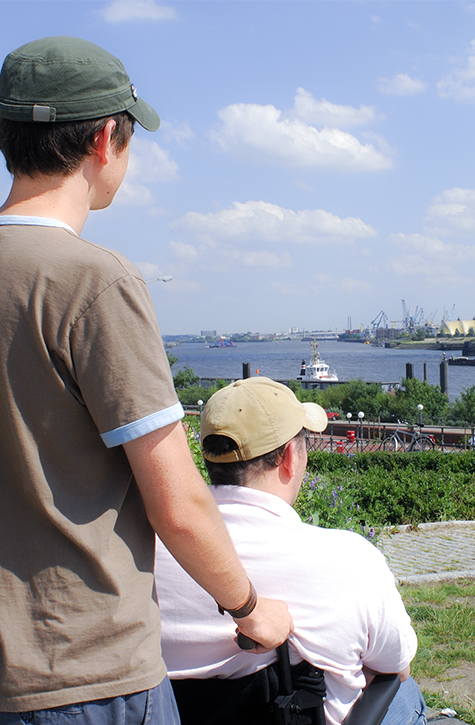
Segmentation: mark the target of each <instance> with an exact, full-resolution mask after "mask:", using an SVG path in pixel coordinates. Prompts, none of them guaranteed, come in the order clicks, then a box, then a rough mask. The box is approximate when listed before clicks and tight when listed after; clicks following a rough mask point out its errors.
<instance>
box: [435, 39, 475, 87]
mask: <svg viewBox="0 0 475 725" xmlns="http://www.w3.org/2000/svg"><path fill="white" fill-rule="evenodd" d="M437 90H438V91H439V95H440V96H442V98H455V100H456V101H473V100H475V40H472V42H471V43H470V49H469V51H468V56H467V59H466V66H465V67H464V68H453V69H452V71H451V72H450V73H448V74H447V75H445V76H444V77H443V78H442V80H440V81H439V82H438V83H437Z"/></svg>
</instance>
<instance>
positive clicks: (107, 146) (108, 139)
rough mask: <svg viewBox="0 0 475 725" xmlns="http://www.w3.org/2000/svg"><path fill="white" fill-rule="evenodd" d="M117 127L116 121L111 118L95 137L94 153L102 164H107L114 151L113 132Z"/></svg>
mask: <svg viewBox="0 0 475 725" xmlns="http://www.w3.org/2000/svg"><path fill="white" fill-rule="evenodd" d="M115 127H116V121H114V119H113V118H110V119H109V120H108V121H107V123H106V125H105V126H104V128H103V129H102V130H101V131H98V132H97V133H96V137H95V139H94V154H95V156H96V158H97V159H98V160H99V162H100V164H101V166H105V165H106V164H107V162H108V161H109V158H110V154H111V152H112V132H113V131H114V128H115Z"/></svg>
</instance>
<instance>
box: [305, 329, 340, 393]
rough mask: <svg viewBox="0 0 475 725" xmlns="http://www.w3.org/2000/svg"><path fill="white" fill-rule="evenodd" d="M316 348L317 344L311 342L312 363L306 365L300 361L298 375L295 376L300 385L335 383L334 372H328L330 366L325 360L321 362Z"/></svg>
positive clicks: (336, 377) (335, 375)
mask: <svg viewBox="0 0 475 725" xmlns="http://www.w3.org/2000/svg"><path fill="white" fill-rule="evenodd" d="M317 347H318V343H317V342H315V340H313V341H312V342H311V344H310V349H311V350H312V353H313V362H311V363H309V364H308V365H307V364H306V362H305V360H302V366H301V369H300V375H298V376H297V380H298V381H299V382H301V383H315V382H320V381H321V382H327V383H337V382H338V376H337V374H336V373H335V372H334V371H333V372H330V366H329V365H327V364H326V362H325V360H322V358H321V357H320V353H318V352H317ZM304 387H305V385H304Z"/></svg>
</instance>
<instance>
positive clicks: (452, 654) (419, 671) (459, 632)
mask: <svg viewBox="0 0 475 725" xmlns="http://www.w3.org/2000/svg"><path fill="white" fill-rule="evenodd" d="M400 592H401V595H402V598H403V600H404V603H405V604H406V608H407V611H408V612H409V615H410V616H411V618H412V624H413V627H414V629H415V630H416V633H417V637H418V641H419V648H418V652H417V655H416V657H415V659H414V661H413V663H412V666H411V673H412V675H413V676H414V678H415V679H416V680H417V681H419V680H421V679H422V678H430V679H432V680H435V681H437V682H441V683H443V690H444V691H443V692H442V693H430V692H428V691H424V697H425V699H426V703H427V705H428V706H429V707H433V708H436V709H442V708H444V707H450V708H452V709H453V710H456V712H457V715H458V717H459V718H460V719H462V720H463V721H464V722H466V723H469V725H475V702H473V701H471V700H470V698H460V697H459V696H458V695H457V688H456V686H455V685H456V683H457V680H456V679H453V677H452V679H451V676H452V674H453V673H448V672H447V671H448V670H452V669H453V668H457V667H460V666H466V665H469V666H470V667H473V665H474V663H475V583H474V582H473V581H471V580H466V579H460V580H456V581H454V582H440V583H436V584H430V585H429V584H417V585H415V584H404V585H401V586H400ZM467 701H468V702H467Z"/></svg>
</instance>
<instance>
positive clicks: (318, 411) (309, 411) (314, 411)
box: [302, 403, 328, 433]
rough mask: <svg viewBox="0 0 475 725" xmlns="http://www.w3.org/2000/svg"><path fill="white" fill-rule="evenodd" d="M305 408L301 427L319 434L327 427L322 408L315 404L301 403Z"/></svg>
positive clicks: (325, 416) (326, 418) (326, 419)
mask: <svg viewBox="0 0 475 725" xmlns="http://www.w3.org/2000/svg"><path fill="white" fill-rule="evenodd" d="M302 405H303V407H304V408H305V420H304V422H303V427H304V428H307V430H311V431H312V432H313V433H321V432H322V431H324V430H325V428H326V427H327V425H328V417H327V414H326V413H325V411H324V410H323V408H322V407H321V406H320V405H317V404H316V403H302Z"/></svg>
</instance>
